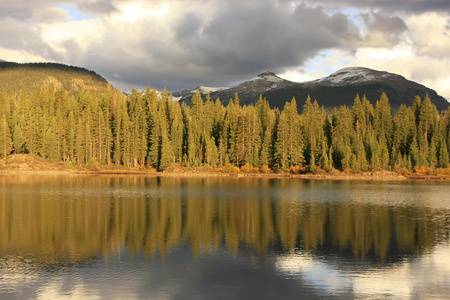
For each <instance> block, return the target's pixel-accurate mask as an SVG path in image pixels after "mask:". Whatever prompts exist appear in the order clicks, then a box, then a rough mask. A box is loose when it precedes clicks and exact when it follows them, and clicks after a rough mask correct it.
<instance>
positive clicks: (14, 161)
mask: <svg viewBox="0 0 450 300" xmlns="http://www.w3.org/2000/svg"><path fill="white" fill-rule="evenodd" d="M235 170H237V171H236V172H220V171H217V170H214V169H201V168H198V169H197V168H194V169H190V168H184V167H182V168H168V169H166V170H164V171H162V172H157V171H156V170H155V169H144V170H142V169H141V170H137V169H115V170H111V169H103V170H102V169H101V168H100V167H97V168H96V169H91V170H89V169H83V168H80V169H69V168H68V167H67V166H65V165H64V163H62V162H57V163H55V162H49V161H45V160H43V159H42V158H39V157H35V156H30V155H26V154H13V155H11V156H9V157H8V158H6V159H0V176H10V175H13V176H27V175H33V176H79V175H94V176H99V175H100V176H101V175H110V176H118V175H122V176H148V177H197V178H208V177H229V178H292V179H311V180H347V181H349V180H364V181H444V182H450V175H447V174H446V173H445V174H429V173H428V174H427V173H406V174H400V173H398V172H395V171H366V172H359V173H350V172H344V171H338V170H333V171H331V172H325V171H321V172H320V173H306V174H292V173H288V172H282V173H272V172H270V173H269V172H267V173H259V172H243V171H240V170H239V168H236V169H235Z"/></svg>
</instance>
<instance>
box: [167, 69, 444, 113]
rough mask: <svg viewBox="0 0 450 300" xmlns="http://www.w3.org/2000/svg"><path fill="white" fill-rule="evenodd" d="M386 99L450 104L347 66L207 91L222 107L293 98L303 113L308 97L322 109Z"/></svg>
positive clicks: (399, 80) (394, 78) (415, 86)
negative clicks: (303, 78) (298, 78)
mask: <svg viewBox="0 0 450 300" xmlns="http://www.w3.org/2000/svg"><path fill="white" fill-rule="evenodd" d="M200 92H201V93H202V94H203V95H206V93H203V92H202V91H200ZM383 92H384V93H386V95H387V96H388V98H389V100H390V103H391V107H392V108H393V109H394V110H396V109H398V108H399V107H400V105H401V104H406V105H407V106H410V105H411V104H412V101H413V99H414V97H415V96H416V95H418V96H420V97H421V98H422V99H423V98H424V97H425V96H426V95H427V94H428V96H429V97H430V99H431V102H432V103H433V104H435V105H436V107H437V109H438V110H446V109H447V108H448V106H449V105H450V104H449V102H448V101H447V100H446V99H445V98H443V97H442V96H439V95H438V94H437V93H436V91H434V90H432V89H430V88H427V87H426V86H424V85H421V84H419V83H416V82H414V81H410V80H407V79H406V78H404V77H403V76H400V75H397V74H393V73H388V72H384V71H376V70H372V69H368V68H363V67H349V68H344V69H341V70H339V71H337V72H335V73H333V74H331V75H330V76H328V77H325V78H321V79H317V80H313V81H307V82H301V83H296V82H292V81H288V80H285V79H282V78H280V77H278V76H276V75H275V74H274V73H271V72H267V71H266V72H263V73H261V74H259V75H258V76H257V77H256V78H255V79H252V80H249V81H246V82H243V83H241V84H239V85H236V86H234V87H231V88H228V89H218V90H216V91H214V92H210V96H211V99H213V100H215V99H217V98H218V97H219V98H220V100H221V102H222V103H223V104H224V105H227V104H228V102H229V101H230V99H231V98H234V97H235V94H236V93H237V94H238V96H239V99H240V103H241V104H242V105H248V104H255V103H256V102H257V101H258V99H259V96H260V95H262V96H263V97H264V98H266V99H267V100H268V102H269V104H270V106H271V107H278V108H279V109H283V107H284V105H285V103H286V102H287V101H290V100H291V99H292V97H295V99H296V101H297V107H298V110H299V112H301V111H302V108H303V104H304V103H305V100H306V98H307V97H308V95H309V96H310V97H311V99H312V100H317V102H318V103H319V105H323V106H325V108H333V107H339V106H342V105H347V106H352V105H353V101H354V99H355V97H356V95H357V94H359V95H360V96H361V97H362V96H363V95H366V97H367V99H368V100H369V101H371V102H372V103H373V104H375V102H376V101H377V100H378V99H379V98H380V96H381V94H382V93H383ZM175 95H177V97H178V98H179V99H180V101H184V102H186V103H187V104H191V97H192V95H193V92H192V90H191V94H183V93H181V92H179V93H174V96H175Z"/></svg>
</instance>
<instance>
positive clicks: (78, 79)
mask: <svg viewBox="0 0 450 300" xmlns="http://www.w3.org/2000/svg"><path fill="white" fill-rule="evenodd" d="M48 84H52V85H53V86H54V87H55V88H59V87H62V88H63V89H65V90H66V91H68V92H69V94H71V95H74V96H76V95H77V94H78V93H79V92H80V91H81V90H83V89H84V90H94V91H97V92H99V93H101V92H104V91H106V88H107V86H108V82H107V81H106V79H105V78H103V77H101V76H100V75H98V74H97V73H95V72H93V71H89V70H87V69H84V68H80V67H74V66H67V65H63V64H57V63H26V64H18V63H12V62H4V61H1V62H0V91H1V90H5V91H7V92H8V93H11V92H15V93H17V92H19V91H20V89H21V88H22V87H24V88H25V89H26V91H27V92H28V93H30V94H31V93H32V92H33V91H34V89H36V88H38V87H40V86H43V85H48Z"/></svg>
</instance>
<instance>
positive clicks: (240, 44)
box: [0, 0, 450, 99]
mask: <svg viewBox="0 0 450 300" xmlns="http://www.w3.org/2000/svg"><path fill="white" fill-rule="evenodd" d="M0 59H2V60H6V61H15V62H37V61H43V62H59V63H65V64H71V65H76V66H81V67H85V68H87V69H90V70H94V71H96V72H97V73H99V74H100V75H102V76H104V77H105V78H106V79H108V80H109V81H110V82H111V83H112V84H113V85H114V86H116V87H118V88H120V86H123V88H124V90H126V91H127V90H130V89H131V88H132V87H136V88H137V89H143V88H145V87H146V86H147V85H150V87H151V88H157V89H162V88H163V87H164V86H166V87H167V89H168V90H169V91H178V90H180V89H183V88H188V87H191V88H193V87H196V86H199V85H210V86H232V85H233V84H235V83H238V82H241V81H243V80H248V79H251V78H254V77H255V76H256V75H257V74H259V73H260V72H262V71H265V70H270V71H273V72H275V73H277V74H278V75H280V76H281V77H283V78H286V79H289V80H293V81H306V80H312V79H317V78H320V77H324V76H327V75H329V74H330V73H332V72H334V71H336V70H338V69H340V68H342V67H347V66H365V67H369V68H373V69H377V70H385V71H389V72H394V73H398V74H401V75H403V76H405V77H406V78H408V79H411V80H414V81H417V82H419V83H422V84H425V85H427V86H429V87H431V88H433V89H435V90H437V92H438V93H439V94H441V95H443V96H444V97H446V98H447V99H450V1H449V0H316V1H312V0H305V1H290V0H245V1H241V0H228V1H219V0H184V1H181V0H179V1H178V0H166V1H164V0H152V1H133V0H112V1H107V0H39V1H36V0H14V1H11V0H0Z"/></svg>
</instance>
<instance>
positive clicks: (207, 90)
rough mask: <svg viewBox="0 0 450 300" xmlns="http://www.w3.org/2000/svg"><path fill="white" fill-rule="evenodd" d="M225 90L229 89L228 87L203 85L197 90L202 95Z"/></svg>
mask: <svg viewBox="0 0 450 300" xmlns="http://www.w3.org/2000/svg"><path fill="white" fill-rule="evenodd" d="M225 89H228V87H212V86H204V85H201V86H199V87H198V88H196V90H199V92H200V93H202V94H208V93H214V92H217V91H221V90H225Z"/></svg>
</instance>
